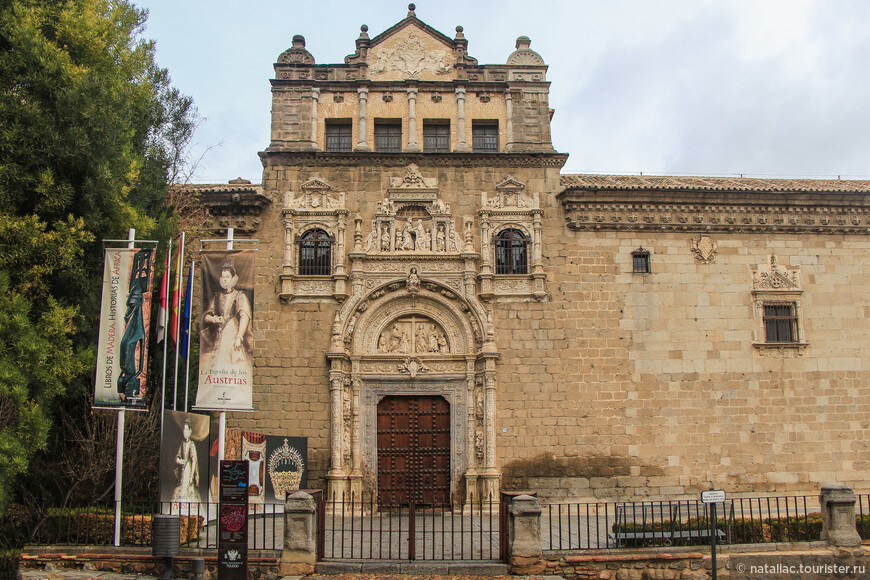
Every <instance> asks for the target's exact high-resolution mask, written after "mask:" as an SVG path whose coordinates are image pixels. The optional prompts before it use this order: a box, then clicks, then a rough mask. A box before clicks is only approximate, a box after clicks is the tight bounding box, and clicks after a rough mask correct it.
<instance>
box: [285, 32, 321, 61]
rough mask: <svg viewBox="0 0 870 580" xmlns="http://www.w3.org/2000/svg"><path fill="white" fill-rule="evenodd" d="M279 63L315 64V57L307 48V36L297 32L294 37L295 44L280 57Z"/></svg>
mask: <svg viewBox="0 0 870 580" xmlns="http://www.w3.org/2000/svg"><path fill="white" fill-rule="evenodd" d="M278 63H279V64H307V65H313V64H314V57H313V56H311V53H310V52H308V51H307V50H305V37H304V36H301V35H299V34H297V35H296V36H294V37H293V45H292V46H291V47H290V48H288V49H287V50H285V51H284V52H282V53H281V55H280V56H279V57H278Z"/></svg>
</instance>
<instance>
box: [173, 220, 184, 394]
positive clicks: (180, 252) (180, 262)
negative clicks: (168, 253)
mask: <svg viewBox="0 0 870 580" xmlns="http://www.w3.org/2000/svg"><path fill="white" fill-rule="evenodd" d="M183 265H184V232H181V244H180V245H179V247H178V266H179V267H178V272H176V273H175V277H176V282H178V284H177V286H178V292H179V295H178V301H179V302H181V271H182V266H183ZM175 308H176V309H177V308H178V306H177V305H176V306H175ZM170 320H171V318H170ZM180 325H181V318H179V316H178V312H177V311H176V313H175V328H173V329H172V330H171V332H172V336H174V337H175V372H174V373H172V410H173V411H177V410H178V351H179V350H180V349H179V348H178V347H179V345H178V339H179V338H180V337H179V336H178V328H179V326H180Z"/></svg>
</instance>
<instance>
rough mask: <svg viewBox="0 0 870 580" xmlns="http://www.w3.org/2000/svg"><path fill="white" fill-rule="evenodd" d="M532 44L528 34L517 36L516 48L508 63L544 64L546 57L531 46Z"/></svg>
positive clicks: (522, 64)
mask: <svg viewBox="0 0 870 580" xmlns="http://www.w3.org/2000/svg"><path fill="white" fill-rule="evenodd" d="M531 44H532V41H531V39H529V37H528V36H520V37H519V38H517V44H516V48H517V49H516V50H515V51H514V52H512V53H511V55H510V56H509V57H508V59H507V64H509V65H512V66H544V59H543V58H541V55H539V54H538V53H537V52H535V51H534V50H532V49H531V48H529V47H530V46H531Z"/></svg>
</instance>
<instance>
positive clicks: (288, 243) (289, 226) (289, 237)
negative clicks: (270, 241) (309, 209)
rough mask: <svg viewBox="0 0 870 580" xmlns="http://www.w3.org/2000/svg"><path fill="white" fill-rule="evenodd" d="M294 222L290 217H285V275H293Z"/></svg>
mask: <svg viewBox="0 0 870 580" xmlns="http://www.w3.org/2000/svg"><path fill="white" fill-rule="evenodd" d="M293 247H294V244H293V220H292V219H290V217H288V216H285V217H284V273H285V274H293V273H294V268H293V262H294V260H293V254H294V253H295V252H293Z"/></svg>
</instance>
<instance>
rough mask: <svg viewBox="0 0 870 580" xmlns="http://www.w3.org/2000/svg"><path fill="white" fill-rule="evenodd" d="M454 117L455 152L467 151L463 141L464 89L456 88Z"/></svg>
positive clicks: (465, 143)
mask: <svg viewBox="0 0 870 580" xmlns="http://www.w3.org/2000/svg"><path fill="white" fill-rule="evenodd" d="M456 116H457V121H456V138H457V141H458V143H457V145H456V150H457V151H469V148H468V143H467V142H466V141H465V87H456Z"/></svg>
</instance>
